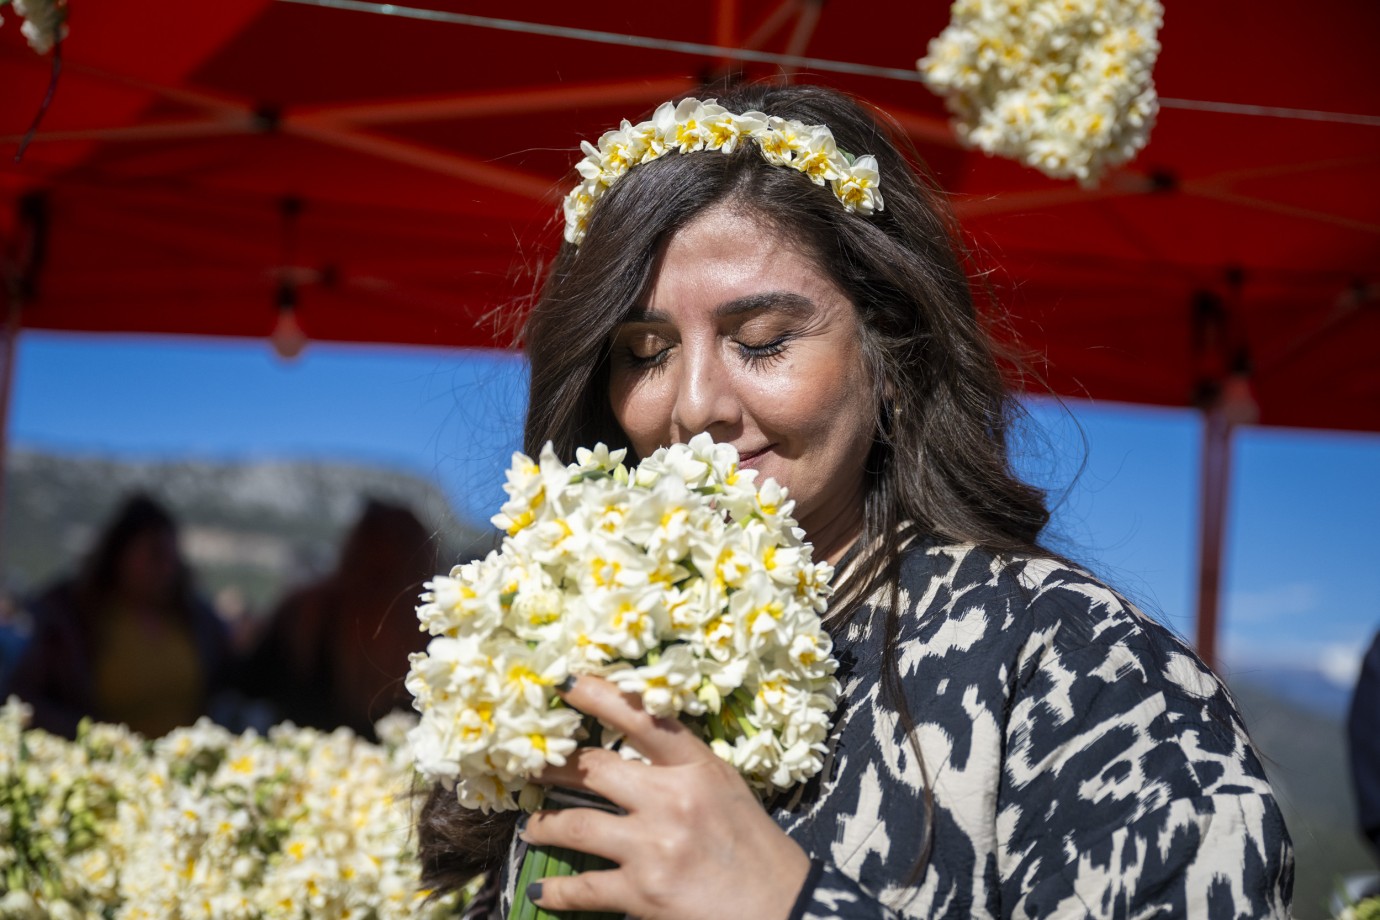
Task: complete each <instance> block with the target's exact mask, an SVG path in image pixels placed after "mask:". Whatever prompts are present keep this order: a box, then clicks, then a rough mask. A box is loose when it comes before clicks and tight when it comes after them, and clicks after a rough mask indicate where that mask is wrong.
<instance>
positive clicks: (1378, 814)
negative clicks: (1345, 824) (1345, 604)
mask: <svg viewBox="0 0 1380 920" xmlns="http://www.w3.org/2000/svg"><path fill="white" fill-rule="evenodd" d="M1347 735H1348V739H1347V740H1348V741H1349V742H1350V748H1351V779H1352V783H1353V785H1354V786H1355V789H1356V817H1357V823H1358V825H1359V828H1360V831H1361V836H1363V837H1364V838H1365V840H1366V843H1368V844H1369V845H1370V850H1371V854H1372V855H1373V856H1375V857H1377V858H1378V859H1380V635H1377V636H1376V637H1375V639H1374V640H1373V641H1372V642H1371V645H1370V649H1369V650H1368V651H1367V652H1366V657H1365V658H1364V659H1362V662H1361V674H1360V677H1359V678H1358V679H1357V681H1356V690H1355V693H1354V694H1353V695H1352V697H1351V710H1350V712H1349V713H1348V714H1347Z"/></svg>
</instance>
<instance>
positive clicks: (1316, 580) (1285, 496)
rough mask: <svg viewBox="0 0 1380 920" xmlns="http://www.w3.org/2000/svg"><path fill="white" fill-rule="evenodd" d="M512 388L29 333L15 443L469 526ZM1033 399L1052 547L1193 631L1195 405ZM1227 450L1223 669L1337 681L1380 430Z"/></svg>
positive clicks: (514, 423) (1366, 615) (369, 365)
mask: <svg viewBox="0 0 1380 920" xmlns="http://www.w3.org/2000/svg"><path fill="white" fill-rule="evenodd" d="M525 389H526V385H525V378H524V371H523V365H522V361H521V359H520V357H519V356H516V355H513V354H508V353H501V352H493V351H466V352H456V351H443V350H439V349H418V348H408V349H403V348H381V347H374V346H340V345H326V344H321V343H313V344H312V345H310V346H309V347H308V349H307V351H306V352H305V353H304V354H303V355H302V356H301V357H300V358H298V359H297V360H296V361H294V362H291V363H286V362H283V361H281V360H279V359H278V358H277V357H275V356H274V355H273V354H272V352H271V351H270V349H269V348H268V346H267V344H266V343H262V342H257V341H222V340H204V339H185V338H151V337H135V336H101V337H93V336H79V335H66V334H56V333H38V332H24V333H23V334H22V335H21V337H20V340H19V348H18V354H17V361H16V375H15V389H14V393H13V402H12V404H11V416H10V437H11V443H12V444H13V445H14V446H16V447H18V448H30V449H39V450H47V451H57V452H62V453H78V454H102V455H109V456H118V457H133V458H169V457H188V456H191V457H200V458H211V459H240V458H243V459H258V458H282V457H313V458H325V459H343V460H350V461H356V462H365V463H371V464H376V465H383V466H394V467H401V468H405V469H409V470H412V471H414V472H417V473H419V474H421V475H424V476H428V477H431V478H433V479H435V480H436V481H437V482H439V483H440V484H441V486H442V487H443V488H444V489H445V490H446V492H447V493H448V494H449V495H450V496H451V497H452V499H453V500H454V502H455V504H456V506H457V508H458V509H459V510H460V511H461V513H462V514H466V515H468V516H469V517H470V518H472V519H475V520H483V519H485V518H487V517H488V515H489V514H491V513H492V512H493V511H494V510H495V509H496V507H497V505H498V504H499V503H500V502H501V500H502V491H501V489H500V486H499V483H500V482H501V480H502V470H503V469H504V467H505V466H506V465H507V461H508V458H509V456H510V454H511V452H512V451H513V450H514V449H516V447H517V445H518V442H519V437H520V435H519V432H520V425H521V415H522V406H523V403H524V399H525ZM1031 410H1032V416H1033V418H1034V420H1035V422H1036V424H1037V425H1038V427H1039V430H1040V431H1042V432H1043V435H1042V437H1039V438H1034V439H1030V441H1031V442H1032V443H1033V444H1034V445H1035V446H1034V448H1032V449H1029V450H1027V451H1026V452H1025V453H1024V455H1023V457H1022V459H1021V464H1022V467H1023V468H1024V469H1025V470H1026V472H1027V475H1028V476H1030V477H1031V478H1032V479H1033V480H1034V481H1036V482H1037V483H1039V484H1041V485H1043V486H1046V487H1049V488H1051V489H1053V490H1055V492H1056V493H1057V495H1058V496H1059V497H1060V499H1061V500H1060V501H1059V504H1058V509H1057V512H1056V518H1055V527H1056V530H1057V532H1058V534H1059V535H1061V536H1062V538H1063V542H1060V543H1059V544H1058V548H1059V549H1061V550H1063V551H1065V552H1067V553H1069V554H1071V555H1073V556H1075V557H1077V558H1079V559H1082V560H1084V561H1086V562H1087V563H1088V564H1089V565H1090V566H1091V567H1092V568H1094V569H1095V570H1096V571H1098V572H1099V573H1100V574H1102V575H1103V576H1104V577H1106V578H1108V579H1109V580H1110V581H1111V582H1112V583H1113V584H1115V585H1117V586H1118V587H1120V588H1121V589H1123V590H1124V591H1126V592H1128V593H1129V594H1131V595H1132V596H1133V597H1134V598H1135V599H1136V600H1137V601H1138V602H1140V603H1142V604H1143V605H1144V606H1146V607H1148V608H1150V609H1152V610H1154V611H1155V612H1156V613H1157V614H1158V615H1159V616H1160V618H1161V619H1163V620H1164V621H1165V622H1167V623H1169V624H1170V625H1171V626H1173V627H1174V628H1176V629H1178V630H1179V631H1180V632H1181V633H1183V634H1185V635H1188V634H1191V632H1192V616H1191V612H1192V608H1193V597H1194V592H1195V588H1194V585H1195V579H1196V560H1197V528H1198V518H1197V506H1198V482H1197V477H1198V460H1199V455H1198V448H1199V443H1200V439H1201V429H1200V425H1199V422H1198V418H1197V416H1196V414H1195V413H1193V412H1191V411H1188V410H1169V409H1151V408H1141V407H1129V406H1125V405H1118V404H1101V405H1097V404H1092V403H1088V402H1074V403H1070V404H1069V405H1068V407H1067V411H1065V410H1064V409H1060V408H1059V407H1058V406H1056V405H1054V404H1052V403H1047V402H1043V401H1035V402H1033V403H1032V404H1031ZM1080 431H1081V434H1080ZM1084 436H1085V437H1086V440H1087V447H1086V464H1084V465H1082V470H1081V473H1080V471H1079V467H1080V464H1082V460H1083V457H1084V446H1083V437H1084ZM1235 458H1236V466H1235V471H1234V474H1235V475H1234V479H1233V483H1232V492H1231V499H1230V506H1229V516H1230V522H1229V528H1228V537H1227V539H1228V542H1227V556H1226V560H1225V594H1224V604H1223V624H1224V633H1223V639H1222V649H1223V654H1224V657H1225V658H1226V659H1227V661H1228V664H1229V665H1230V667H1231V668H1232V669H1234V670H1236V671H1238V672H1242V671H1246V672H1252V673H1257V674H1265V675H1268V673H1269V671H1270V669H1273V668H1279V667H1288V666H1291V665H1314V666H1320V667H1323V668H1325V669H1327V670H1329V671H1330V672H1331V673H1333V674H1334V676H1336V677H1337V678H1339V679H1345V678H1346V677H1347V675H1348V672H1349V669H1350V668H1352V667H1354V662H1355V660H1356V659H1357V657H1358V656H1359V654H1360V652H1361V651H1362V648H1363V645H1364V643H1366V642H1367V641H1368V640H1369V637H1370V636H1371V634H1372V633H1373V632H1374V631H1375V630H1376V629H1377V628H1380V562H1377V560H1376V554H1377V551H1378V550H1380V540H1377V539H1376V532H1377V522H1380V482H1378V481H1377V476H1378V475H1380V435H1354V434H1340V433H1331V432H1300V431H1293V430H1277V429H1275V430H1272V429H1243V430H1241V431H1240V432H1238V435H1237V441H1236V448H1235Z"/></svg>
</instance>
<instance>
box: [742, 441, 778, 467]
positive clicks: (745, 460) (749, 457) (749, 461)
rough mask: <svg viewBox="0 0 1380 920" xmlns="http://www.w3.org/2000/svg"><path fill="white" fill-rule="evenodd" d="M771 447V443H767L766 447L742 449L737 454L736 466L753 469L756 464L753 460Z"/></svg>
mask: <svg viewBox="0 0 1380 920" xmlns="http://www.w3.org/2000/svg"><path fill="white" fill-rule="evenodd" d="M771 449H772V445H770V444H768V445H767V446H766V447H759V448H757V449H756V450H748V451H743V452H742V453H740V454H739V455H738V466H740V467H743V468H745V469H753V468H754V467H755V466H756V463H755V461H756V460H757V459H758V458H759V457H761V456H762V455H764V454H765V453H766V452H767V451H769V450H771Z"/></svg>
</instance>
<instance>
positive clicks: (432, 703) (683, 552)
mask: <svg viewBox="0 0 1380 920" xmlns="http://www.w3.org/2000/svg"><path fill="white" fill-rule="evenodd" d="M623 456H624V452H623V451H621V450H617V451H610V450H608V449H607V447H605V446H604V445H599V446H597V447H596V448H595V449H593V450H587V449H581V450H580V451H579V452H578V454H577V460H576V462H575V463H572V464H570V465H566V464H563V463H561V462H560V461H559V460H558V459H557V458H556V455H555V454H554V452H553V451H552V450H551V448H550V446H549V445H548V446H547V448H546V450H544V451H543V452H542V455H541V458H540V460H539V461H537V462H534V461H533V460H531V459H530V458H528V457H526V456H524V455H522V454H515V455H514V457H513V465H512V468H511V469H510V470H509V472H508V481H507V484H506V485H505V489H506V491H507V493H508V501H507V502H506V503H505V504H504V505H503V508H502V510H501V512H500V513H499V514H497V515H496V516H495V517H494V518H493V521H494V524H495V525H496V526H498V527H499V528H501V529H503V530H504V531H506V532H507V537H506V538H505V539H504V541H503V545H502V548H501V549H500V550H497V551H495V552H492V553H490V554H489V556H488V557H487V558H485V559H483V560H481V561H478V562H473V563H468V564H466V565H461V566H458V567H456V568H455V569H453V570H452V571H451V574H450V575H449V576H445V577H437V578H435V579H433V580H432V581H431V582H429V583H428V584H427V588H428V591H427V593H426V594H424V595H423V596H422V600H423V601H424V603H423V604H422V606H421V607H419V608H418V611H417V612H418V616H419V617H420V619H421V622H422V626H423V628H425V629H426V630H427V631H429V632H430V633H431V635H432V636H433V638H432V639H431V641H430V644H429V645H428V647H427V650H426V652H425V653H419V654H415V655H413V656H412V670H411V673H410V674H409V675H408V678H407V687H408V689H409V690H411V692H412V694H413V695H414V697H415V705H416V707H417V709H418V710H419V711H420V712H421V713H422V718H421V722H420V723H419V724H418V726H417V727H416V728H415V729H413V731H412V733H411V735H410V740H411V742H412V747H413V750H414V752H415V753H416V756H417V759H418V768H419V770H420V771H421V772H422V773H423V774H425V775H428V776H430V777H433V778H438V779H440V780H442V781H444V782H446V783H451V784H453V785H454V787H455V790H456V794H457V797H458V799H459V801H460V802H461V804H463V805H465V806H467V807H470V808H480V809H484V810H503V809H512V808H516V807H518V806H519V805H522V806H524V807H526V808H528V809H529V810H530V809H533V808H535V807H537V804H538V802H539V801H540V799H541V792H540V787H538V786H535V785H531V786H529V785H528V779H529V778H530V777H531V776H532V775H534V774H535V773H537V772H538V771H540V770H541V769H542V768H544V767H545V766H547V765H548V764H551V765H560V764H563V763H564V762H565V759H566V758H567V757H568V756H570V754H571V753H572V752H573V751H574V750H575V748H576V747H577V746H578V745H580V744H582V743H589V744H596V743H602V744H604V745H605V746H608V747H620V749H621V750H622V751H623V753H624V754H625V755H626V756H636V752H635V751H632V750H630V748H629V746H628V745H626V744H622V743H621V739H619V738H617V737H613V736H611V735H610V734H609V733H608V732H604V733H603V734H602V737H594V736H593V735H594V734H595V733H597V732H598V727H597V724H596V725H591V724H589V723H588V722H587V721H586V720H585V719H584V718H583V717H582V715H581V714H580V713H579V712H577V711H575V710H573V709H571V708H569V707H567V706H566V705H565V704H564V703H563V702H562V701H561V699H560V697H559V696H558V695H557V694H556V691H555V687H556V686H557V685H558V684H560V683H561V682H562V681H563V680H564V679H565V678H566V677H567V676H568V675H571V674H598V675H602V676H604V677H606V678H607V679H608V680H610V681H612V682H614V683H615V684H617V685H618V686H619V687H620V688H622V689H623V690H624V691H627V692H632V693H636V694H638V695H639V696H640V697H641V699H642V704H643V706H644V707H645V708H646V709H647V710H648V711H649V712H652V713H654V714H656V715H659V716H675V717H679V718H680V719H681V720H682V721H683V722H685V723H686V724H687V725H689V726H690V727H691V728H692V729H694V730H695V731H697V732H698V733H699V734H700V735H701V737H703V738H705V739H706V740H707V741H708V742H709V743H710V745H711V747H712V748H713V749H714V751H715V752H716V753H717V754H718V755H719V756H720V757H722V758H723V759H724V760H726V761H728V762H729V763H731V764H733V765H734V766H735V767H736V768H737V769H738V770H739V771H740V772H741V773H742V775H743V776H744V777H745V778H746V779H747V781H748V782H749V784H750V785H752V786H754V787H755V788H757V789H758V790H762V791H765V790H770V789H789V788H790V787H792V786H794V785H795V784H797V783H799V782H802V781H803V780H805V779H807V778H809V777H810V776H812V775H814V774H815V773H817V772H818V771H819V770H820V769H821V767H822V765H823V753H824V742H825V737H826V734H827V732H828V727H829V722H830V714H831V712H832V710H833V708H834V704H835V701H836V699H837V696H838V689H839V688H838V684H837V682H836V681H835V680H834V678H833V676H832V675H833V672H834V670H835V668H836V667H837V665H836V662H835V661H834V660H833V659H832V658H831V657H830V653H831V649H832V646H831V643H830V639H829V636H828V634H827V633H826V632H825V631H824V630H823V628H822V626H821V624H820V614H821V613H822V612H823V611H824V609H825V603H826V598H827V596H828V595H829V593H830V589H829V587H828V582H829V579H830V577H831V576H832V574H833V569H832V567H831V566H829V565H828V564H827V563H816V562H812V561H811V559H810V546H809V544H806V543H803V542H802V540H801V536H802V531H800V530H799V528H797V527H796V526H795V522H794V520H792V518H791V516H790V515H791V511H792V510H793V508H794V502H792V501H790V500H789V499H788V498H787V495H786V491H785V490H784V489H782V488H781V487H779V486H778V485H777V484H776V483H775V482H774V481H773V480H767V481H766V482H764V483H763V484H762V485H761V487H760V488H759V487H757V486H755V484H754V481H755V477H756V473H755V471H751V470H740V469H739V468H738V455H737V452H736V451H735V450H734V449H733V448H732V447H731V446H729V445H725V444H715V443H714V442H713V441H712V440H711V439H710V438H709V436H708V435H699V436H697V437H695V438H694V439H692V440H691V441H690V443H689V444H678V445H675V446H672V447H669V448H662V449H661V450H658V451H657V452H656V453H654V454H653V455H652V456H650V457H648V458H647V459H645V460H644V461H642V463H641V464H640V465H638V466H637V467H635V468H633V469H631V470H630V469H628V468H626V467H625V466H624V465H623V464H622V459H623Z"/></svg>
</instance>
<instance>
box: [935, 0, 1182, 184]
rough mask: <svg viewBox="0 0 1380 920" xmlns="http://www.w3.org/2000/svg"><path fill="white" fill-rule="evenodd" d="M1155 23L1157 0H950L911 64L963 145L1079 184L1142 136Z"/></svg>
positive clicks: (1132, 150) (1138, 144)
mask: <svg viewBox="0 0 1380 920" xmlns="http://www.w3.org/2000/svg"><path fill="white" fill-rule="evenodd" d="M1163 20H1164V9H1163V7H1162V6H1161V5H1160V3H1159V0H956V2H955V3H954V5H953V17H952V20H951V22H950V24H949V26H948V27H947V28H946V29H945V30H944V31H943V32H942V33H940V35H939V36H938V37H937V38H935V39H933V40H931V41H930V45H929V53H928V54H927V55H926V56H925V57H923V58H921V59H920V61H919V63H918V66H919V68H920V72H921V73H923V74H924V75H925V78H926V82H927V84H928V85H929V86H930V88H931V89H933V90H934V91H935V92H937V93H939V94H940V95H942V96H944V97H945V101H946V102H947V104H948V106H949V109H950V111H952V112H953V113H954V115H955V127H956V129H957V131H958V136H959V138H960V140H962V141H963V142H964V143H967V144H970V145H972V146H975V147H978V148H979V149H981V150H983V151H984V152H986V153H988V154H996V155H1000V156H1005V157H1010V158H1012V159H1015V160H1019V161H1020V162H1022V163H1024V164H1026V165H1027V166H1033V167H1034V168H1036V169H1038V170H1040V171H1041V172H1043V173H1045V174H1047V175H1050V176H1053V177H1055V178H1072V179H1077V180H1079V181H1080V182H1082V183H1084V184H1091V183H1094V182H1096V181H1097V179H1098V178H1099V177H1100V176H1101V174H1102V173H1103V172H1104V171H1105V170H1106V169H1107V168H1108V167H1111V166H1115V165H1117V164H1118V163H1123V162H1125V161H1127V160H1129V159H1131V158H1132V157H1133V156H1135V154H1136V152H1137V151H1139V150H1140V149H1141V148H1142V147H1144V146H1145V143H1146V141H1147V139H1148V138H1149V134H1150V128H1151V126H1152V125H1153V123H1154V119H1155V113H1156V111H1157V109H1158V105H1157V102H1156V98H1155V85H1154V82H1153V81H1152V79H1151V70H1152V69H1153V67H1154V65H1155V58H1156V56H1157V55H1158V54H1159V50H1160V45H1159V41H1158V40H1157V39H1156V34H1157V33H1158V31H1159V28H1160V26H1161V25H1162V23H1163Z"/></svg>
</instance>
